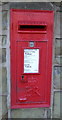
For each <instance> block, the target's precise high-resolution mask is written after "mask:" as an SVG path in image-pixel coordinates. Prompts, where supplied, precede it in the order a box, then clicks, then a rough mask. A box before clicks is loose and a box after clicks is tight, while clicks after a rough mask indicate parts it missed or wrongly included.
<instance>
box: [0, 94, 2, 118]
mask: <svg viewBox="0 0 62 120" xmlns="http://www.w3.org/2000/svg"><path fill="white" fill-rule="evenodd" d="M1 119H2V97H1V96H0V120H1Z"/></svg>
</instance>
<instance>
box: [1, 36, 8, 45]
mask: <svg viewBox="0 0 62 120" xmlns="http://www.w3.org/2000/svg"><path fill="white" fill-rule="evenodd" d="M6 43H7V36H6V35H3V36H2V47H5V46H6Z"/></svg>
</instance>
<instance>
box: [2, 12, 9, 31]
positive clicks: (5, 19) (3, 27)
mask: <svg viewBox="0 0 62 120" xmlns="http://www.w3.org/2000/svg"><path fill="white" fill-rule="evenodd" d="M7 23H8V22H7V11H2V30H7Z"/></svg>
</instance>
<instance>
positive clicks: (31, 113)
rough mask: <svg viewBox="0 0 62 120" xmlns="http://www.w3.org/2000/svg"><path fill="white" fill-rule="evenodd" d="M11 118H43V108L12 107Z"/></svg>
mask: <svg viewBox="0 0 62 120" xmlns="http://www.w3.org/2000/svg"><path fill="white" fill-rule="evenodd" d="M12 118H44V109H42V108H31V109H16V110H15V109H14V110H12Z"/></svg>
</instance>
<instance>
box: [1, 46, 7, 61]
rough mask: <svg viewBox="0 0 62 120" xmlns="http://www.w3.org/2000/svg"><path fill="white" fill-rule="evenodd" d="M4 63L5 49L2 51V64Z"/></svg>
mask: <svg viewBox="0 0 62 120" xmlns="http://www.w3.org/2000/svg"><path fill="white" fill-rule="evenodd" d="M4 62H6V48H3V49H2V63H4Z"/></svg>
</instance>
